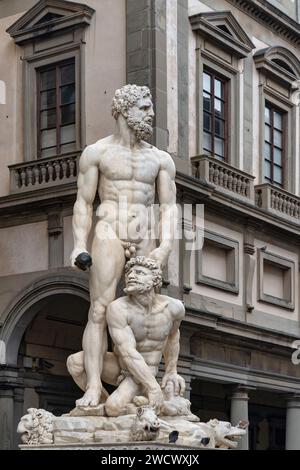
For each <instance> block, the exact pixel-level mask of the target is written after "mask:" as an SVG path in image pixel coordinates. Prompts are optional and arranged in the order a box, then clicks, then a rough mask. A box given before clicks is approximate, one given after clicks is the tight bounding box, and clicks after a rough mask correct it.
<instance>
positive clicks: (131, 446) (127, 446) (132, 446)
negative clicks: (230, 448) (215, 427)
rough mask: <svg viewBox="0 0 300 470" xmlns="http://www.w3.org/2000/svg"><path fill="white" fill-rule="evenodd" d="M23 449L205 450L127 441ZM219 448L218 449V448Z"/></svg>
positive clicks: (27, 447) (22, 447)
mask: <svg viewBox="0 0 300 470" xmlns="http://www.w3.org/2000/svg"><path fill="white" fill-rule="evenodd" d="M19 447H20V449H21V450H169V451H170V450H172V451H176V450H205V449H199V448H195V447H188V446H180V445H177V444H162V443H161V442H127V443H119V444H51V445H46V444H44V445H37V446H26V445H20V446H19ZM216 450H218V449H216Z"/></svg>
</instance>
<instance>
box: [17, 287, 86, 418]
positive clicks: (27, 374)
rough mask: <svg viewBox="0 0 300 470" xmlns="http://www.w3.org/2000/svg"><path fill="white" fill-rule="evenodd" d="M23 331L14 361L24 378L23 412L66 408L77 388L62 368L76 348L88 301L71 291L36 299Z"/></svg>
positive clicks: (83, 324)
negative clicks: (37, 302) (70, 292)
mask: <svg viewBox="0 0 300 470" xmlns="http://www.w3.org/2000/svg"><path fill="white" fill-rule="evenodd" d="M36 307H38V308H37V313H36V314H35V316H34V318H33V319H32V320H31V322H30V323H29V325H28V326H27V328H26V329H25V331H24V334H23V337H22V339H21V342H20V347H19V350H18V358H17V365H18V367H20V368H21V370H22V375H23V379H24V385H25V388H24V412H26V409H28V408H29V407H38V408H44V409H46V410H48V411H51V412H52V413H53V414H55V415H60V414H62V413H66V412H68V411H70V409H72V408H73V407H74V403H75V400H76V399H77V398H79V397H80V396H81V391H80V390H79V389H78V387H77V386H76V385H75V384H74V382H73V380H72V378H71V377H70V376H69V373H68V371H67V368H66V360H67V357H68V356H69V355H70V354H72V353H74V352H77V351H80V350H81V348H82V346H81V341H82V335H83V331H84V327H85V324H86V321H87V315H88V308H89V303H88V302H87V301H86V300H85V299H83V298H80V297H77V296H75V295H71V294H55V295H51V296H49V297H47V298H46V299H44V300H43V301H40V302H39V305H38V306H36Z"/></svg>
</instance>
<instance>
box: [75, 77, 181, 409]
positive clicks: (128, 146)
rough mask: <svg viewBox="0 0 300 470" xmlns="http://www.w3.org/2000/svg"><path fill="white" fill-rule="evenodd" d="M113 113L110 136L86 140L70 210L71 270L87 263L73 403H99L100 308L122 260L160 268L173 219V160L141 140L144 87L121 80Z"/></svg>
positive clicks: (110, 295) (146, 112)
mask: <svg viewBox="0 0 300 470" xmlns="http://www.w3.org/2000/svg"><path fill="white" fill-rule="evenodd" d="M112 113H113V116H114V118H115V120H116V128H115V132H114V134H113V135H111V136H109V137H106V138H104V139H101V140H99V141H98V142H96V143H95V144H93V145H89V146H88V147H87V148H86V149H85V150H84V152H83V154H82V156H81V158H80V162H79V174H78V193H77V200H76V203H75V205H74V211H73V235H74V250H73V252H72V254H71V263H72V266H73V267H74V268H79V269H82V270H86V269H87V268H90V285H89V287H90V300H91V306H90V310H89V316H88V323H87V326H86V329H85V331H84V335H83V342H82V345H83V354H84V369H85V373H86V386H85V393H84V395H83V397H82V398H81V399H79V400H77V402H76V404H77V406H97V405H98V404H99V403H100V397H101V391H102V384H101V373H102V369H103V358H104V355H105V352H106V351H107V335H106V326H107V325H106V307H107V306H108V304H110V302H112V301H113V300H114V299H115V295H116V288H117V285H118V282H119V280H120V278H121V276H122V273H123V269H124V266H125V262H126V258H130V257H132V256H139V255H144V256H147V257H149V258H151V259H153V260H155V261H156V262H157V263H158V265H159V266H160V267H162V266H164V265H165V264H166V262H167V259H168V256H169V254H170V252H171V249H172V244H173V239H174V228H175V223H176V219H177V208H176V187H175V166H174V163H173V160H172V158H171V157H170V155H169V154H168V153H166V152H163V151H160V150H158V149H157V148H156V147H154V146H153V145H151V144H149V143H147V142H146V141H145V140H144V139H147V138H149V137H150V136H151V134H152V120H153V116H154V112H153V105H152V100H151V95H150V91H149V89H148V88H147V87H139V86H136V85H126V86H124V87H122V88H121V89H120V90H117V91H116V93H115V96H114V99H113V103H112ZM97 190H98V194H99V197H100V201H101V204H100V206H99V208H98V210H97V218H98V221H97V224H96V227H95V233H94V238H93V243H92V249H91V255H89V253H88V252H87V240H88V236H89V233H90V230H91V225H92V216H93V202H94V198H95V195H96V192H97ZM156 192H157V194H158V201H159V204H160V234H159V239H160V240H159V245H158V246H156V240H155V239H153V236H151V226H150V221H151V212H152V205H153V204H154V202H155V194H156Z"/></svg>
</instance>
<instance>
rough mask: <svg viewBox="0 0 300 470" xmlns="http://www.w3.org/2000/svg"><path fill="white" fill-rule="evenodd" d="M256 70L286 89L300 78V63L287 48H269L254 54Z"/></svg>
mask: <svg viewBox="0 0 300 470" xmlns="http://www.w3.org/2000/svg"><path fill="white" fill-rule="evenodd" d="M254 61H255V64H256V68H257V69H259V70H262V71H263V72H265V74H266V75H268V76H270V77H271V78H272V79H273V80H275V81H277V82H281V83H282V84H283V85H284V86H286V87H291V86H293V84H294V82H295V81H296V80H299V78H300V61H299V59H298V58H297V57H296V56H295V55H294V54H293V53H292V52H291V51H289V50H288V49H286V48H285V47H280V46H276V47H267V48H265V49H261V50H259V51H257V52H256V53H255V54H254Z"/></svg>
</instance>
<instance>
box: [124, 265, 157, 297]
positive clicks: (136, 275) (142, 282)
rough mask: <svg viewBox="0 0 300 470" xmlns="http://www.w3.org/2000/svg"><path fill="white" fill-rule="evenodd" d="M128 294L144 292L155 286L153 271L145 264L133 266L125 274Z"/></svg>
mask: <svg viewBox="0 0 300 470" xmlns="http://www.w3.org/2000/svg"><path fill="white" fill-rule="evenodd" d="M125 282H126V288H125V289H124V292H125V293H126V294H143V293H144V292H149V291H150V290H151V289H152V288H153V273H152V271H151V269H149V268H145V267H144V266H138V265H136V266H133V267H132V268H131V269H130V270H129V271H128V273H127V274H126V276H125Z"/></svg>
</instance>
